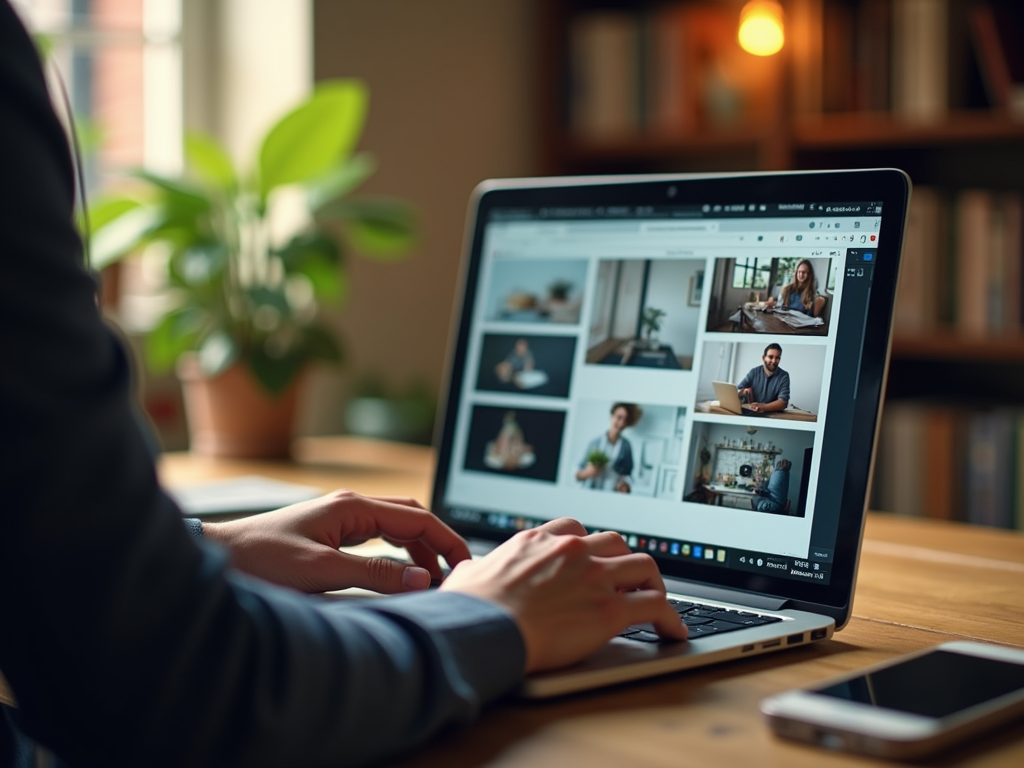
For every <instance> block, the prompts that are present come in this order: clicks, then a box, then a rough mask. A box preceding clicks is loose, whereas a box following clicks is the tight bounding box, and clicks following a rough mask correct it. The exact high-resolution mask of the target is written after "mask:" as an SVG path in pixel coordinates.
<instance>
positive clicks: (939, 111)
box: [892, 0, 949, 122]
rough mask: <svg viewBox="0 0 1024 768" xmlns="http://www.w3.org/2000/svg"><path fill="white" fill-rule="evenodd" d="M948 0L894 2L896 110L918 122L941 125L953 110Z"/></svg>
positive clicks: (894, 108) (893, 99) (899, 113)
mask: <svg viewBox="0 0 1024 768" xmlns="http://www.w3.org/2000/svg"><path fill="white" fill-rule="evenodd" d="M948 13H949V9H948V7H947V0H893V6H892V35H893V40H892V54H893V56H892V107H893V112H894V114H896V115H897V116H899V117H901V118H903V119H906V120H911V121H915V122H939V121H941V120H942V119H943V118H944V117H945V116H946V113H947V111H948V109H949V102H948V98H947V97H948V92H947V89H948V77H949V46H948V43H949V41H948V27H947V21H948Z"/></svg>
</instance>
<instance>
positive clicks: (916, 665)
mask: <svg viewBox="0 0 1024 768" xmlns="http://www.w3.org/2000/svg"><path fill="white" fill-rule="evenodd" d="M1021 689H1024V665H1022V664H1011V663H1007V662H1005V661H996V660H994V659H986V658H980V657H978V656H968V655H965V654H962V653H952V652H950V651H933V652H932V653H928V654H925V655H924V656H918V657H917V658H913V659H910V660H908V661H905V662H902V663H900V664H896V665H894V666H891V667H886V668H884V669H880V670H877V671H876V672H872V673H870V674H866V675H861V676H860V677H855V678H853V679H852V680H847V681H845V682H842V683H839V684H837V685H831V686H829V687H828V688H819V689H817V690H815V691H814V692H815V693H817V694H819V695H822V696H831V697H833V698H837V699H845V700H847V701H855V702H859V703H861V704H868V705H870V706H873V707H878V708H881V709H895V710H898V711H900V712H909V713H911V714H915V715H922V716H924V717H933V718H943V717H948V716H949V715H953V714H956V713H957V712H960V711H962V710H965V709H969V708H970V707H973V706H975V705H977V704H981V703H982V702H985V701H990V700H992V699H997V698H999V697H1000V696H1005V695H1006V694H1008V693H1012V692H1013V691H1017V690H1021Z"/></svg>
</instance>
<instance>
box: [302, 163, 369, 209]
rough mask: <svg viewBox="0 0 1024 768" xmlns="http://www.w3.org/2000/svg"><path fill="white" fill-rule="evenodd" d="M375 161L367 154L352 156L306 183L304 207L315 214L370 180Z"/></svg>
mask: <svg viewBox="0 0 1024 768" xmlns="http://www.w3.org/2000/svg"><path fill="white" fill-rule="evenodd" d="M376 170H377V161H376V160H374V159H373V155H371V154H370V153H369V152H360V153H359V154H356V155H353V156H352V157H350V158H349V159H348V160H347V161H346V162H344V163H342V164H341V165H339V166H337V167H336V168H332V169H331V170H330V171H328V172H327V173H326V174H325V175H323V176H320V177H319V178H316V179H313V180H312V181H309V182H307V183H306V205H307V207H308V208H309V210H310V211H311V212H312V213H313V214H316V213H317V212H318V211H319V210H320V209H321V208H323V207H324V206H325V205H329V204H330V203H333V202H334V201H336V200H338V199H340V198H342V197H344V196H345V195H347V194H349V193H350V192H352V190H354V189H356V188H357V187H358V186H359V185H360V184H362V183H363V182H364V181H366V180H367V179H368V178H370V177H371V176H372V175H373V173H374V171H376Z"/></svg>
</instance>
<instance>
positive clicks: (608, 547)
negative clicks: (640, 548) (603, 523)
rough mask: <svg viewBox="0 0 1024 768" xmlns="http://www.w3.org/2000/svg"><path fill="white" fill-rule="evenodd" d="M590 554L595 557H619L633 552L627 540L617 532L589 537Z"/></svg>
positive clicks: (595, 534)
mask: <svg viewBox="0 0 1024 768" xmlns="http://www.w3.org/2000/svg"><path fill="white" fill-rule="evenodd" d="M587 545H588V547H589V549H590V554H592V555H594V556H595V557H617V556H619V555H628V554H630V553H631V552H632V550H631V549H630V548H629V545H628V544H627V543H626V540H625V539H623V538H622V536H621V534H618V533H616V532H615V531H601V532H600V533H592V534H590V535H589V536H587Z"/></svg>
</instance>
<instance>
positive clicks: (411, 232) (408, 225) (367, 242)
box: [321, 197, 416, 261]
mask: <svg viewBox="0 0 1024 768" xmlns="http://www.w3.org/2000/svg"><path fill="white" fill-rule="evenodd" d="M321 215H322V216H324V217H325V218H331V219H334V220H336V221H339V222H343V223H345V224H346V225H347V227H348V232H349V236H350V238H351V240H352V244H353V245H354V246H355V247H356V249H357V250H358V251H359V252H360V253H361V254H363V255H364V256H370V257H374V256H376V257H378V260H380V261H395V260H397V259H400V258H402V257H404V256H406V255H407V254H408V252H409V251H410V250H411V249H412V247H413V245H415V243H416V215H415V211H414V209H413V207H412V206H411V205H410V204H408V203H406V202H404V201H401V200H397V199H393V198H387V197H373V198H357V199H351V200H345V201H343V202H339V203H334V204H333V205H329V206H327V207H326V208H324V209H323V210H322V211H321Z"/></svg>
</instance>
